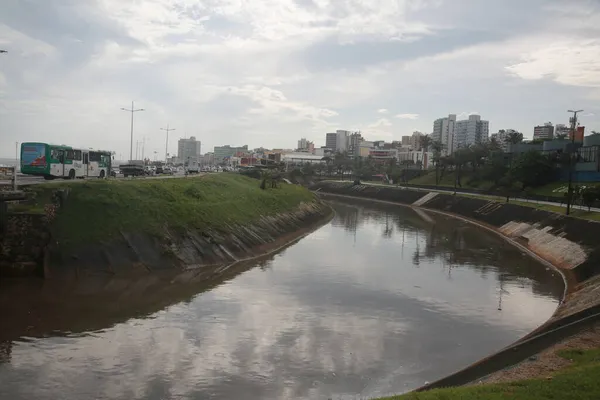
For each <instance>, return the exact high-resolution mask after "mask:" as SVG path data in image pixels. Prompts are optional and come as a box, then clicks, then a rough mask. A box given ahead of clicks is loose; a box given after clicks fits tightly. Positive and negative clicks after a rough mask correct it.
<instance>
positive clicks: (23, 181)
mask: <svg viewBox="0 0 600 400" xmlns="http://www.w3.org/2000/svg"><path fill="white" fill-rule="evenodd" d="M201 175H204V173H200V174H191V175H188V176H190V177H192V176H201ZM184 177H185V174H184V173H183V172H179V173H177V174H174V175H159V176H140V177H135V178H125V177H124V176H123V175H119V176H117V177H116V178H109V179H172V178H184ZM95 179H97V178H87V179H75V180H74V181H73V182H86V181H90V180H95ZM52 182H64V181H63V180H61V179H55V180H53V181H47V180H45V179H44V178H42V177H39V176H31V175H21V174H19V175H17V184H18V186H20V187H21V186H30V185H40V184H44V183H52ZM5 185H12V181H10V180H0V186H5Z"/></svg>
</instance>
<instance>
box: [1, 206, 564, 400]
mask: <svg viewBox="0 0 600 400" xmlns="http://www.w3.org/2000/svg"><path fill="white" fill-rule="evenodd" d="M334 207H335V209H336V217H335V219H334V220H333V221H332V222H331V223H330V224H328V225H326V226H324V227H322V228H321V229H319V230H317V231H315V232H314V233H312V234H311V235H309V236H307V237H305V238H304V239H302V240H301V241H300V242H298V243H296V244H295V245H293V246H291V247H289V248H287V249H286V250H284V251H283V252H281V253H279V254H277V255H275V256H273V257H271V258H270V259H267V260H263V261H261V262H260V263H258V265H255V266H242V267H239V268H238V269H237V270H232V271H230V272H229V273H228V274H225V275H222V276H219V277H217V278H211V279H204V280H201V282H200V283H198V282H193V280H186V279H187V278H186V279H175V280H173V279H170V280H163V281H161V280H160V279H158V278H154V277H153V278H148V279H145V280H144V279H142V280H139V281H137V282H135V283H133V284H132V283H127V282H115V281H114V279H108V280H104V281H101V282H96V283H94V284H86V285H83V284H82V283H75V284H70V285H69V286H68V287H65V288H63V289H61V290H57V288H56V287H55V286H48V285H49V284H48V283H36V284H31V283H28V284H27V285H26V286H24V285H22V284H17V283H14V282H3V283H2V287H0V311H2V314H1V316H2V333H0V397H1V398H10V399H32V398H35V399H57V398H62V399H245V400H246V399H248V400H251V399H327V398H333V399H359V398H369V397H374V396H382V395H387V394H391V393H399V392H405V391H407V390H410V389H412V388H415V387H417V386H420V385H422V384H423V383H425V382H426V381H432V380H434V379H436V378H439V377H442V376H444V375H446V374H449V373H451V372H453V371H455V370H457V369H459V368H461V367H464V366H466V365H468V364H469V363H471V362H474V361H476V360H478V359H479V358H481V357H484V356H486V355H487V354H489V353H491V352H493V351H495V350H498V349H500V348H502V347H503V346H505V345H508V344H509V343H511V342H512V341H514V340H516V339H518V338H519V337H521V336H523V335H525V334H526V333H528V332H530V331H531V330H533V329H534V328H536V327H537V326H538V325H540V324H542V323H543V322H544V321H545V320H546V319H548V318H549V317H550V315H551V314H552V313H553V311H554V310H555V308H556V307H557V304H558V299H559V298H560V296H561V294H562V290H563V286H562V280H561V279H560V277H559V276H558V275H557V274H556V273H554V274H553V273H552V271H547V270H546V269H545V267H543V266H541V265H539V264H537V263H536V262H534V261H532V260H531V259H530V258H528V257H526V256H524V255H523V254H521V253H520V252H519V251H518V250H516V249H514V248H512V247H510V246H508V245H507V244H506V243H504V242H503V241H502V240H500V239H498V238H497V237H495V236H493V235H491V234H489V233H487V232H485V231H482V230H480V229H478V228H474V227H471V226H468V225H466V224H464V223H463V222H459V221H457V220H452V219H449V218H447V217H440V216H436V215H419V214H417V213H416V212H415V211H413V210H411V209H406V208H400V207H387V206H368V207H365V206H364V205H358V204H354V205H353V204H349V203H334ZM188 278H189V277H188ZM52 285H56V283H54V284H52ZM103 294H104V295H103Z"/></svg>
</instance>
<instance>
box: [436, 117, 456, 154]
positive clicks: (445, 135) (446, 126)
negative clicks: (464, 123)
mask: <svg viewBox="0 0 600 400" xmlns="http://www.w3.org/2000/svg"><path fill="white" fill-rule="evenodd" d="M455 125H456V114H450V115H448V117H447V118H438V119H436V120H435V121H434V122H433V132H432V133H431V139H432V140H433V141H434V142H440V143H442V145H443V146H444V148H443V149H442V155H444V156H447V155H448V154H452V153H453V152H454V131H455Z"/></svg>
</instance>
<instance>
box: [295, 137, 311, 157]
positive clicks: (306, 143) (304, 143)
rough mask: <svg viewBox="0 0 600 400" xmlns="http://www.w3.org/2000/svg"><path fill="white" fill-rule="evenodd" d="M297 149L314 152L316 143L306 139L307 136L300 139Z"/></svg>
mask: <svg viewBox="0 0 600 400" xmlns="http://www.w3.org/2000/svg"><path fill="white" fill-rule="evenodd" d="M297 150H298V151H301V152H304V153H314V151H315V144H314V143H313V142H311V141H310V140H306V139H305V138H302V139H300V140H298V148H297Z"/></svg>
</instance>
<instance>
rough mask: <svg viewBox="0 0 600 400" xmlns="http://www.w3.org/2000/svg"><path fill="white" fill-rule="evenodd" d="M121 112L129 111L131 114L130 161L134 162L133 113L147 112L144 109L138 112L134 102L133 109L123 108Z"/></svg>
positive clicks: (139, 109)
mask: <svg viewBox="0 0 600 400" xmlns="http://www.w3.org/2000/svg"><path fill="white" fill-rule="evenodd" d="M121 110H123V111H128V112H130V113H131V142H130V144H129V159H130V160H132V159H133V113H135V112H138V111H145V110H144V109H143V108H138V109H137V110H136V109H135V108H134V106H133V101H132V102H131V108H123V107H121ZM136 152H137V151H136ZM136 158H137V155H136Z"/></svg>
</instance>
